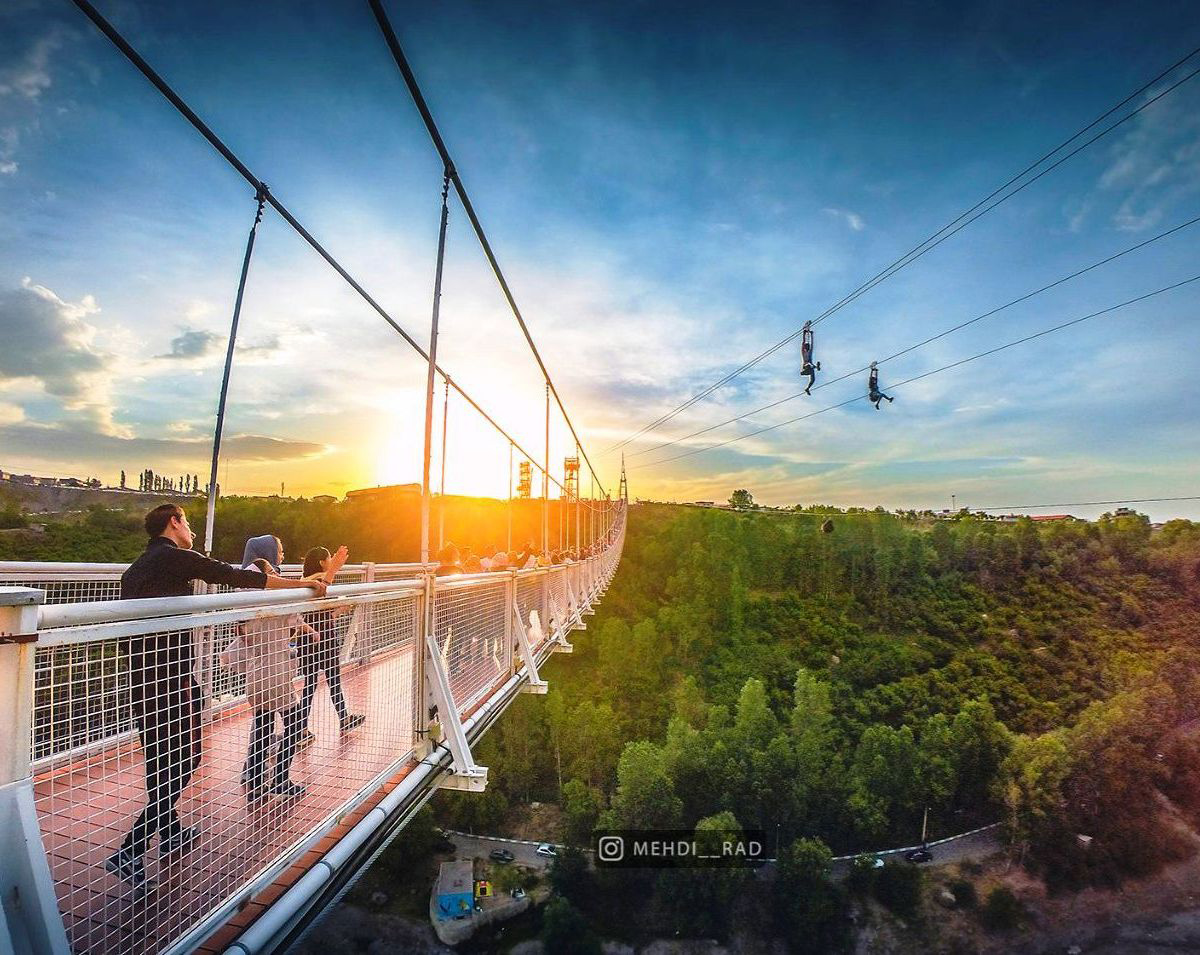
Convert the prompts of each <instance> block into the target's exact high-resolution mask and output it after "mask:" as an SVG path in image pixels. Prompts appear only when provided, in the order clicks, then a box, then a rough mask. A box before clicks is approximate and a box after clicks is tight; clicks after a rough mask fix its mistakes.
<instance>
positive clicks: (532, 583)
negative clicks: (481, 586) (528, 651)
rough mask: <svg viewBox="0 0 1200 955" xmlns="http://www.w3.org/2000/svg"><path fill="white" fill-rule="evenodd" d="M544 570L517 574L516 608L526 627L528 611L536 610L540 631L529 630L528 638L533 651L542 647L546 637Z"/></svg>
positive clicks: (528, 617)
mask: <svg viewBox="0 0 1200 955" xmlns="http://www.w3.org/2000/svg"><path fill="white" fill-rule="evenodd" d="M545 583H546V571H544V570H527V571H523V572H521V573H519V574H517V608H518V609H519V610H520V611H521V619H522V620H523V621H524V622H525V627H526V629H528V627H529V620H530V613H531V612H532V611H534V610H536V611H537V615H538V620H539V621H540V623H541V633H540V635H539V634H536V633H533V632H530V634H529V640H530V644H531V645H532V648H533V650H534V652H537V651H538V650H540V649H541V648H542V646H543V645H544V644H545V643H546V640H547V639H548V637H547V633H546V586H545Z"/></svg>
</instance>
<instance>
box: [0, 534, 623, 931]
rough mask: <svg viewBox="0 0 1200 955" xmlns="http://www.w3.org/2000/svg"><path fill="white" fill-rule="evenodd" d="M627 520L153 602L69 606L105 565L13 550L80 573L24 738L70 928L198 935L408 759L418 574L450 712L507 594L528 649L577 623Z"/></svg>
mask: <svg viewBox="0 0 1200 955" xmlns="http://www.w3.org/2000/svg"><path fill="white" fill-rule="evenodd" d="M622 536H623V527H622V526H621V525H618V528H617V530H616V531H615V532H614V534H613V537H612V540H611V544H610V546H609V548H608V549H607V550H606V551H605V552H603V553H601V554H599V555H597V556H596V557H594V558H591V559H589V560H586V561H583V562H579V563H577V564H572V565H560V566H556V567H551V568H543V569H537V570H531V571H522V572H516V573H506V574H488V575H478V576H473V577H462V578H443V579H438V580H435V581H430V582H429V583H428V584H424V583H423V582H409V581H404V580H401V579H399V578H396V579H395V580H394V581H392V582H389V583H380V582H378V577H379V575H378V569H379V568H380V567H381V566H384V565H374V568H373V569H372V570H371V571H367V570H364V571H363V576H374V578H375V581H376V582H375V583H372V584H365V585H363V586H359V587H353V588H345V589H340V590H338V591H332V592H331V596H330V597H329V598H327V599H324V600H313V599H310V598H308V597H307V596H304V597H300V596H295V597H293V596H291V595H289V594H278V595H275V594H272V595H259V594H236V595H208V594H205V595H201V596H197V597H191V598H167V599H166V600H164V601H162V602H161V603H162V607H161V609H159V602H155V603H154V604H153V605H151V606H149V607H147V606H145V605H144V604H145V603H146V602H142V601H139V602H136V603H138V604H142V605H143V606H141V607H136V606H133V605H131V604H129V603H123V602H113V603H87V604H82V605H80V604H79V601H80V600H82V599H85V597H86V595H87V594H89V593H95V594H103V595H104V596H111V594H112V593H113V592H114V590H115V587H116V585H117V580H116V579H115V577H114V569H119V565H117V566H116V568H114V565H83V566H87V567H88V571H86V572H84V573H80V572H79V571H78V570H77V569H76V568H78V567H79V566H81V565H74V566H73V567H72V565H47V566H46V567H45V568H44V569H43V571H37V570H30V569H29V565H24V569H23V572H22V573H21V574H20V575H17V576H16V578H15V579H16V580H17V581H18V583H20V584H26V585H28V584H29V583H30V581H29V580H28V579H23V578H27V577H28V576H29V575H31V574H32V575H34V576H37V575H38V574H39V573H40V576H41V578H42V579H43V584H42V585H44V586H46V587H48V588H52V587H55V586H59V587H61V586H63V585H65V584H67V583H72V584H79V585H80V589H77V590H75V591H69V590H65V589H64V590H60V591H58V593H59V595H60V596H61V597H62V598H63V599H61V600H60V601H59V603H60V606H51V607H46V608H43V610H42V611H41V613H40V617H39V619H40V624H39V633H38V642H37V644H36V647H35V648H34V657H33V663H34V667H33V670H34V672H33V707H32V739H31V740H30V742H31V755H32V757H33V760H34V763H33V781H32V782H33V791H34V803H35V807H36V811H37V817H38V822H39V825H40V827H41V832H42V837H43V844H44V848H45V851H46V856H47V860H48V862H49V865H50V870H51V873H52V876H53V880H54V883H55V889H56V892H57V901H58V908H59V911H60V912H61V913H62V916H63V920H64V924H65V926H66V929H67V933H68V938H69V941H70V944H71V946H72V948H73V949H74V950H75V951H78V952H102V953H110V952H122V953H124V952H160V951H164V950H166V949H168V948H172V949H181V950H183V949H187V948H188V947H189V946H191V945H193V944H194V943H196V942H198V941H199V940H201V939H203V938H205V937H207V936H208V935H210V934H211V932H212V931H213V930H214V929H215V928H216V927H218V926H219V925H220V924H222V922H223V921H224V920H225V919H227V918H228V917H229V915H230V914H231V913H232V912H233V911H234V910H235V909H236V908H237V907H238V905H239V904H241V903H242V902H244V901H246V900H249V899H251V898H254V897H255V896H256V894H257V893H259V892H261V891H263V890H264V889H266V888H267V887H268V886H270V885H271V884H272V883H273V882H275V880H277V879H278V878H280V877H281V875H282V874H283V873H284V872H285V871H286V870H287V869H288V867H289V866H293V865H294V864H295V863H296V862H297V861H298V860H299V859H300V858H301V857H302V856H303V854H304V853H305V852H307V851H308V850H309V849H311V848H313V847H314V846H317V845H318V844H319V841H320V840H321V839H322V838H325V837H326V836H327V835H328V834H330V833H331V832H334V831H335V830H336V827H337V826H338V825H339V823H340V821H341V820H343V819H344V818H345V817H346V815H347V813H349V812H350V811H352V810H353V808H354V807H355V806H357V805H359V804H360V803H362V802H364V801H366V800H368V799H372V798H375V797H378V796H379V795H380V794H381V792H382V788H383V784H384V782H385V781H387V780H388V779H395V778H397V775H398V774H399V773H400V772H401V771H403V770H405V769H406V767H408V768H411V767H412V766H414V765H417V764H416V763H415V757H414V744H415V742H416V741H417V740H418V739H419V738H420V736H421V731H422V730H423V729H424V725H425V720H426V718H427V713H426V708H427V704H428V702H429V701H428V698H427V697H425V695H424V692H423V691H422V689H421V688H422V687H423V686H424V675H423V672H422V671H423V666H424V664H423V662H422V661H423V656H422V653H423V651H424V647H425V644H424V642H423V639H422V636H421V627H422V621H423V620H424V619H425V617H426V608H425V606H424V603H425V600H426V594H427V593H429V594H431V595H432V597H431V599H432V607H431V608H429V613H430V619H431V620H432V625H433V631H434V632H433V636H434V638H435V642H436V646H437V648H438V650H439V652H440V654H441V657H442V660H443V661H444V663H445V667H446V672H447V676H448V677H449V685H450V690H451V694H452V697H453V708H454V709H455V710H457V711H458V713H459V715H460V716H466V715H467V714H470V713H472V712H474V711H475V710H476V709H477V708H478V707H479V706H480V705H481V704H484V703H486V702H488V701H494V700H495V699H497V697H496V693H497V691H498V690H499V689H500V687H502V686H504V685H505V684H506V683H507V681H508V680H509V678H510V676H511V675H512V673H513V672H514V670H516V669H520V667H521V666H522V663H521V661H520V660H515V659H514V641H515V637H514V632H513V625H514V621H513V617H512V607H513V604H514V602H515V604H516V606H517V607H518V610H519V613H520V614H521V616H522V618H523V619H524V620H525V621H526V625H528V622H529V619H530V614H531V612H532V611H534V610H536V611H537V612H538V616H539V617H540V620H541V624H542V626H541V639H538V638H537V636H536V635H535V634H531V636H532V637H533V642H534V647H533V649H534V651H535V652H536V653H538V654H539V655H543V654H545V653H547V652H549V649H550V647H549V643H550V641H552V640H553V639H554V638H555V637H557V636H559V632H558V629H557V628H558V626H565V627H566V629H570V628H572V627H573V626H575V625H577V623H578V622H579V617H578V611H580V610H582V609H583V608H584V607H585V606H586V605H587V604H589V603H590V601H591V600H592V599H593V598H594V597H595V595H596V594H598V592H599V590H601V589H602V588H603V587H604V586H605V585H606V584H607V582H608V580H610V579H611V576H612V573H613V572H614V571H615V568H616V563H617V560H618V558H619V551H620V545H621V543H622ZM361 566H362V567H364V568H367V567H371V565H361ZM411 566H412V565H408V567H406V568H405V570H407V569H408V568H409V567H411ZM10 568H11V565H9V567H8V568H6V567H4V566H0V576H3V577H4V579H9V577H8V576H7V575H4V574H3V573H2V572H3V571H5V570H6V569H7V570H9V573H10V574H11V573H12V571H11V569H10ZM65 568H71V570H73V571H74V572H73V573H69V572H68V570H67V569H65ZM418 569H419V568H418ZM356 570H357V568H356ZM385 572H389V573H395V574H399V573H401V570H400V569H399V568H388V569H387V570H386V571H385ZM102 573H103V574H107V575H108V579H101V574H102ZM50 578H52V579H50ZM568 582H569V588H568ZM84 586H94V587H96V588H100V587H101V586H104V587H108V588H111V589H109V590H101V589H96V590H93V591H88V590H86V589H83V587H84ZM426 587H428V590H427V589H426ZM569 592H573V593H574V597H575V598H576V606H575V608H574V610H575V612H574V613H572V612H571V610H570V609H569V605H570V597H569V596H568V593H569ZM552 596H553V602H554V603H555V604H556V605H557V606H558V608H559V616H561V617H564V619H563V620H561V621H552V620H551V618H552V613H551V609H550V607H551V597H552ZM61 604H76V605H75V606H61ZM129 608H132V609H129ZM148 613H154V614H160V615H159V616H151V617H146V614H148ZM164 614H165V615H166V616H164ZM568 614H569V615H570V618H571V619H569V620H567V619H565V615H568ZM562 635H563V636H565V632H564V633H563V634H562ZM359 717H363V718H364V719H362V720H360V719H359Z"/></svg>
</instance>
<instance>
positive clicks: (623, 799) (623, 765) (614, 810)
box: [604, 740, 683, 829]
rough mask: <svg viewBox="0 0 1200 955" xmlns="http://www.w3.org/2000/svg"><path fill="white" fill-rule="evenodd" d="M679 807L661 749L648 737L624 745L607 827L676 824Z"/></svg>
mask: <svg viewBox="0 0 1200 955" xmlns="http://www.w3.org/2000/svg"><path fill="white" fill-rule="evenodd" d="M682 810H683V804H682V802H681V801H680V799H679V797H678V796H676V795H675V790H674V786H673V784H672V780H671V776H670V773H669V772H668V769H667V760H666V758H665V755H664V753H663V750H662V749H660V748H659V747H658V746H655V745H654V744H653V743H651V742H649V741H647V740H642V741H640V742H636V743H628V744H626V746H625V749H624V750H623V751H622V753H621V759H620V761H619V762H618V763H617V790H616V793H615V794H614V796H613V800H612V807H611V809H610V810H609V811H608V812H607V813H606V814H605V815H606V816H607V819H606V821H605V823H604V825H605V826H606V828H610V829H671V828H674V827H676V826H678V825H679V818H680V814H681V812H682Z"/></svg>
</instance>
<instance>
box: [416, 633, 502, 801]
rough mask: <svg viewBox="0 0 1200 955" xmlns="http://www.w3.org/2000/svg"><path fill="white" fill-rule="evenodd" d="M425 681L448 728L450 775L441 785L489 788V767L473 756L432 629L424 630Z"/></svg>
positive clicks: (442, 720) (462, 787)
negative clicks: (476, 760)
mask: <svg viewBox="0 0 1200 955" xmlns="http://www.w3.org/2000/svg"><path fill="white" fill-rule="evenodd" d="M425 685H426V687H427V688H428V691H429V695H430V697H431V698H432V701H433V704H434V705H435V706H436V707H437V711H438V719H439V721H440V722H441V724H442V727H443V729H444V730H445V733H446V744H447V745H448V746H449V747H450V756H451V759H452V762H451V772H450V775H449V776H446V777H443V778H442V779H441V780H440V781H439V783H438V785H439V786H440V787H441V788H443V789H460V790H464V791H466V792H475V793H479V792H483V791H484V789H486V788H487V767H486V766H480V765H478V764H477V763H476V762H475V760H474V758H473V757H472V756H471V744H470V743H468V742H467V734H466V731H465V730H464V729H463V725H462V720H461V719H459V716H458V706H457V705H456V704H455V702H454V694H453V692H451V689H450V674H449V672H448V670H447V667H446V661H445V660H443V659H442V651H441V650H440V649H439V648H438V645H437V639H436V638H435V637H434V635H433V633H432V632H427V633H426V634H425Z"/></svg>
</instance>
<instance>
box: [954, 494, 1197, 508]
mask: <svg viewBox="0 0 1200 955" xmlns="http://www.w3.org/2000/svg"><path fill="white" fill-rule="evenodd" d="M1175 501H1200V495H1197V496H1192V497H1141V498H1131V499H1129V500H1125V501H1074V502H1071V503H1067V504H1006V505H1004V506H1002V507H972V508H971V510H972V511H1039V510H1044V509H1045V508H1047V507H1107V506H1108V505H1110V504H1165V503H1170V502H1175Z"/></svg>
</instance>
